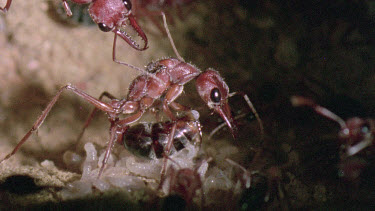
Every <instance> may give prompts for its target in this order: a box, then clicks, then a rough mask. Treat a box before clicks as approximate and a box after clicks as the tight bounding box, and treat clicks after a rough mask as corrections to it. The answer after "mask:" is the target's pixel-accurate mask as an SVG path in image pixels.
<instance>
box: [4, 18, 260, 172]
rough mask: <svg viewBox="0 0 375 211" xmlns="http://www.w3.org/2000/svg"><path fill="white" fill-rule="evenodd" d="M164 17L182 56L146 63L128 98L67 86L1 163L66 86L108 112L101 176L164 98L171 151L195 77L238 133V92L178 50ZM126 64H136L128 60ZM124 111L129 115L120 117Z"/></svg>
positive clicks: (209, 100) (207, 99) (200, 90)
mask: <svg viewBox="0 0 375 211" xmlns="http://www.w3.org/2000/svg"><path fill="white" fill-rule="evenodd" d="M163 21H164V25H165V28H166V31H167V33H168V37H169V40H170V42H171V44H172V47H173V49H174V51H175V53H176V55H177V57H178V59H176V58H168V59H161V60H158V61H155V62H151V63H150V64H149V65H148V66H147V67H146V70H144V71H143V74H141V75H140V76H138V77H137V78H135V79H134V80H133V82H132V83H131V84H130V86H129V93H128V95H127V97H126V98H124V99H117V98H115V97H114V96H113V95H111V94H109V93H107V92H104V93H103V94H102V95H101V96H100V97H99V99H96V98H94V97H92V96H90V95H89V94H87V93H85V92H84V91H82V90H80V89H78V88H76V87H75V86H73V85H71V84H68V85H65V86H63V87H62V88H60V89H59V91H58V92H57V94H56V95H55V96H54V97H53V99H52V100H51V101H50V102H49V104H48V105H47V107H46V108H45V109H44V111H43V112H42V114H41V116H39V118H38V119H37V120H36V121H35V123H34V125H33V126H32V128H31V129H30V130H29V131H28V132H27V133H26V135H25V136H24V137H23V138H22V139H21V141H20V142H19V143H18V144H17V145H16V146H15V148H14V149H13V150H12V152H11V153H9V154H8V155H6V156H5V158H3V159H2V160H1V161H0V163H1V162H3V161H5V160H7V159H9V158H10V157H11V156H13V155H14V154H15V153H16V152H17V151H18V150H19V148H20V147H21V146H22V144H24V143H25V142H26V141H27V140H28V138H29V137H30V136H31V134H33V133H34V132H35V131H36V130H37V129H38V128H39V127H40V126H41V124H42V123H43V122H44V120H45V119H46V117H47V115H48V114H49V112H50V111H51V109H52V107H53V106H54V105H55V103H56V102H57V100H58V99H59V97H60V95H61V94H62V92H63V91H64V90H69V91H71V92H73V93H74V94H75V95H78V96H79V97H81V98H82V99H83V100H85V101H87V102H88V103H90V104H92V105H93V106H95V109H98V110H101V111H104V112H105V113H106V114H107V115H108V119H109V121H110V123H111V126H110V130H109V131H110V139H109V142H108V145H107V148H106V152H105V156H104V159H103V161H102V166H101V168H100V171H99V174H98V177H100V175H101V174H102V173H103V170H104V168H105V166H106V163H107V161H108V158H109V156H110V153H111V150H112V148H113V146H114V144H115V143H116V142H119V140H121V139H122V138H123V136H124V134H126V132H127V130H128V129H129V125H130V124H132V123H135V122H137V121H138V120H140V119H141V117H142V116H143V115H144V114H145V113H146V112H147V111H148V110H152V109H153V108H154V107H155V105H156V104H157V103H160V102H161V103H162V110H163V112H164V113H165V114H166V116H167V117H168V118H169V119H170V120H171V121H172V123H173V126H172V128H171V131H170V134H169V137H168V142H167V144H166V146H165V154H166V155H168V154H169V152H170V150H171V148H172V144H173V138H174V136H175V135H174V134H175V132H176V129H177V127H178V118H177V117H176V116H175V114H174V113H173V112H172V111H171V109H173V110H175V111H190V110H191V109H190V108H188V107H186V106H184V105H181V104H179V103H177V102H175V100H176V99H177V98H178V97H179V96H180V95H181V93H182V92H183V89H184V85H185V84H186V83H188V82H189V81H191V80H193V79H195V80H196V88H197V91H198V94H199V95H200V97H201V98H202V100H203V101H204V102H205V104H206V105H207V106H208V107H209V108H210V109H212V110H214V112H216V113H218V114H219V115H220V116H221V118H223V119H224V121H225V122H226V123H227V125H228V127H229V128H230V130H231V133H232V135H233V137H235V136H236V130H237V128H236V126H235V123H234V119H233V118H232V114H231V110H230V107H229V104H228V97H230V96H232V95H234V94H236V93H234V94H233V93H232V94H230V93H229V88H228V85H227V84H226V83H225V82H224V80H223V78H222V77H221V76H220V74H219V72H217V71H216V70H213V69H211V68H209V69H207V70H206V71H204V72H201V71H200V70H199V69H198V68H196V67H195V66H194V65H192V64H189V63H186V62H185V61H184V60H183V59H182V57H181V56H180V55H179V54H178V52H177V50H176V48H175V46H174V43H173V40H172V38H171V35H170V33H169V30H168V26H167V22H166V18H165V15H164V13H163ZM115 41H116V39H115ZM123 64H124V65H127V66H130V67H133V66H131V65H129V64H126V63H123ZM244 96H246V95H244ZM103 97H107V98H109V100H110V101H109V102H104V101H102V98H103ZM253 112H254V113H255V112H256V111H255V110H254V111H253ZM121 115H126V116H125V117H124V118H120V116H121ZM259 121H260V120H259ZM164 171H165V168H163V170H162V175H163V173H164Z"/></svg>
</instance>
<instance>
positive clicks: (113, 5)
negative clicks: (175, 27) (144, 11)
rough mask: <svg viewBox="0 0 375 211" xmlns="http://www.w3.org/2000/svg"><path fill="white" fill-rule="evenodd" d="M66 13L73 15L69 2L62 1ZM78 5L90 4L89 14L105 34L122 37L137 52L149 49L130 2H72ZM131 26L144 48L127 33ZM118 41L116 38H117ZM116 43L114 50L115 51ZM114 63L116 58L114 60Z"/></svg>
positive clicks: (73, 0) (105, 0) (81, 0)
mask: <svg viewBox="0 0 375 211" xmlns="http://www.w3.org/2000/svg"><path fill="white" fill-rule="evenodd" d="M62 2H63V6H64V8H65V12H66V14H67V15H68V16H71V15H72V11H71V10H70V7H69V5H68V3H67V0H62ZM72 2H74V3H77V4H90V6H89V14H90V16H91V18H92V20H93V21H94V22H95V23H96V24H98V26H99V29H100V30H102V31H104V32H109V31H112V32H114V33H115V37H116V36H120V37H121V38H122V39H123V40H125V41H126V42H127V43H128V44H129V45H130V46H131V47H133V48H134V49H136V50H141V51H142V50H145V49H147V43H148V41H147V37H146V34H145V33H144V32H143V30H142V29H141V27H140V26H139V25H138V23H137V21H136V20H135V17H134V15H133V14H132V3H131V1H130V0H72ZM127 25H130V26H131V27H133V29H134V30H135V31H136V32H137V34H138V36H140V37H141V38H142V40H143V42H144V44H143V46H140V45H139V44H138V43H137V42H136V41H134V40H133V39H132V38H131V37H130V35H128V34H127V33H126V31H125V30H124V28H125V27H126V26H127ZM115 39H116V38H115ZM115 47H116V46H115V43H114V46H113V48H114V49H115ZM113 60H114V61H116V60H115V58H113Z"/></svg>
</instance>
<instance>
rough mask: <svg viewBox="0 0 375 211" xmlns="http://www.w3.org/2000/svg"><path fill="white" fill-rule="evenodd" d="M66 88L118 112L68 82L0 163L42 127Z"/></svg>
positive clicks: (111, 110) (110, 111)
mask: <svg viewBox="0 0 375 211" xmlns="http://www.w3.org/2000/svg"><path fill="white" fill-rule="evenodd" d="M65 89H67V90H70V91H72V92H73V93H75V94H76V95H78V96H80V97H82V98H83V99H84V100H86V101H88V102H89V103H91V104H92V105H94V106H95V107H97V108H98V109H100V110H103V111H105V112H107V113H113V114H116V110H115V109H114V108H113V107H112V106H111V105H109V104H107V103H104V102H102V101H100V100H97V99H95V98H94V97H92V96H90V95H88V94H86V93H85V92H83V91H81V90H79V89H77V88H76V87H74V86H72V85H70V84H68V85H66V86H64V87H62V88H60V90H59V91H58V92H57V94H56V95H55V97H53V99H52V100H51V101H50V102H49V104H48V105H47V107H46V108H45V109H44V111H43V112H42V115H40V116H39V118H38V119H37V120H36V121H35V123H34V125H33V126H32V128H31V129H30V130H29V131H28V132H27V133H26V135H25V136H24V137H23V138H22V139H21V141H20V142H19V143H18V144H17V145H16V147H14V149H13V151H12V152H11V153H9V154H8V155H6V156H5V158H3V159H2V160H0V163H2V162H3V161H5V160H7V159H9V158H10V157H12V155H14V154H15V153H16V152H17V151H18V150H19V148H20V147H21V146H22V144H23V143H25V142H26V141H27V139H28V138H29V137H30V135H31V134H32V133H33V132H35V131H36V130H38V128H39V127H40V125H41V124H42V123H43V122H44V120H45V119H46V117H47V115H48V113H49V112H50V111H51V109H52V107H53V106H54V105H55V103H56V101H57V100H58V99H59V97H60V95H61V93H62V92H63V91H64V90H65Z"/></svg>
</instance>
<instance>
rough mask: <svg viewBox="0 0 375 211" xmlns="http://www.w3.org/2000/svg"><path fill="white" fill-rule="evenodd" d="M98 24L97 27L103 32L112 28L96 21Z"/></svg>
mask: <svg viewBox="0 0 375 211" xmlns="http://www.w3.org/2000/svg"><path fill="white" fill-rule="evenodd" d="M98 26H99V29H100V30H102V31H104V32H109V31H111V30H112V28H111V27H108V26H107V25H105V24H104V23H98Z"/></svg>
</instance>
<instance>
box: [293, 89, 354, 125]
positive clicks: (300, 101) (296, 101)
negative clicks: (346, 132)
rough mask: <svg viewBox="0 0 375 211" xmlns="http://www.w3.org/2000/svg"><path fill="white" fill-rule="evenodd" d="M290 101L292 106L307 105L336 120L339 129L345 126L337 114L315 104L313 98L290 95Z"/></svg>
mask: <svg viewBox="0 0 375 211" xmlns="http://www.w3.org/2000/svg"><path fill="white" fill-rule="evenodd" d="M290 102H291V103H292V105H293V106H309V107H311V108H312V109H314V110H315V112H316V113H318V114H320V115H322V116H324V117H326V118H328V119H330V120H333V121H335V122H337V123H338V124H339V125H340V127H341V129H345V128H347V126H346V123H345V121H344V120H343V119H341V117H339V116H337V115H336V114H334V113H333V112H332V111H330V110H328V109H326V108H324V107H322V106H320V105H318V104H316V103H315V102H314V101H313V100H310V99H307V98H305V97H301V96H292V97H291V98H290Z"/></svg>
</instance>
